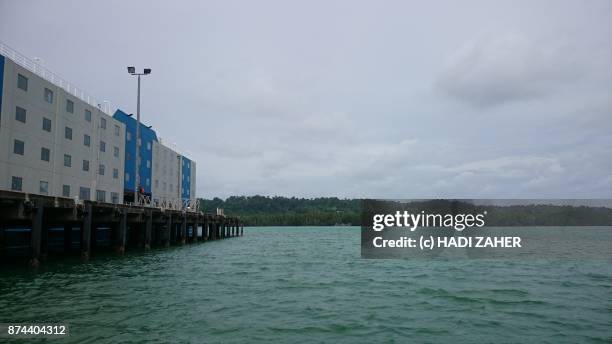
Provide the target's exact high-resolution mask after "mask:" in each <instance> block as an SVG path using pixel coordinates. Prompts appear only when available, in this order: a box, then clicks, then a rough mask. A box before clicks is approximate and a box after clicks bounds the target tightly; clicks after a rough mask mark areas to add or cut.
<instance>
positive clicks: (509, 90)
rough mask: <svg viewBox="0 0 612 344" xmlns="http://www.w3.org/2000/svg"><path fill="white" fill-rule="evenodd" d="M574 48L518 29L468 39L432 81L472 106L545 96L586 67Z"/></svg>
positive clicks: (446, 92)
mask: <svg viewBox="0 0 612 344" xmlns="http://www.w3.org/2000/svg"><path fill="white" fill-rule="evenodd" d="M577 48H578V47H572V46H568V45H567V44H563V43H561V42H551V41H548V40H541V41H535V40H533V39H531V38H529V37H527V36H526V35H523V34H504V35H501V36H497V37H488V38H482V39H478V40H473V41H470V42H468V43H467V44H465V45H464V46H463V47H461V48H460V49H459V50H458V51H456V52H454V53H453V54H451V56H450V57H449V59H448V61H447V63H446V65H445V66H444V68H443V70H442V71H441V72H440V74H439V76H438V78H437V79H436V81H435V85H434V87H435V89H436V90H437V91H438V92H440V93H443V94H446V95H448V96H451V97H453V98H456V99H459V100H461V101H464V102H466V103H468V104H471V105H474V106H477V107H489V106H495V105H500V104H504V103H509V102H516V101H526V100H531V99H534V98H539V97H545V96H550V95H551V94H552V93H553V92H554V91H555V90H556V89H558V88H559V87H562V85H564V84H567V83H572V82H575V81H576V80H577V79H578V78H579V77H580V75H581V71H584V70H585V69H586V68H585V67H586V66H585V65H583V64H584V63H587V62H588V61H580V60H579V59H578V57H577V56H576V50H575V49H577Z"/></svg>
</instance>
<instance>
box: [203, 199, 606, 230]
mask: <svg viewBox="0 0 612 344" xmlns="http://www.w3.org/2000/svg"><path fill="white" fill-rule="evenodd" d="M199 202H200V209H203V210H204V212H208V213H214V212H215V210H216V209H217V208H222V209H224V211H225V214H228V215H232V216H239V217H240V218H241V219H242V221H243V222H244V223H245V225H247V226H334V225H352V226H359V225H361V222H362V216H364V214H366V215H367V213H368V211H367V209H366V211H365V212H364V213H363V214H362V200H361V199H341V198H338V197H317V198H297V197H282V196H272V197H270V196H260V195H256V196H231V197H228V198H227V199H225V200H223V199H221V198H218V197H215V198H213V199H199ZM387 203H388V205H389V207H390V208H389V209H394V208H395V207H396V205H394V204H393V202H387ZM365 204H366V206H367V204H368V203H365ZM404 208H406V209H411V210H412V211H415V212H420V211H421V210H426V211H427V212H429V213H442V214H444V213H479V212H483V211H485V210H486V211H487V217H486V224H487V225H489V226H555V225H556V226H581V225H582V226H584V225H594V226H612V209H610V208H603V207H586V206H578V207H573V206H558V205H514V206H491V205H487V206H478V205H473V204H470V203H468V202H463V201H453V200H431V201H426V202H413V203H412V205H411V206H407V207H406V206H404Z"/></svg>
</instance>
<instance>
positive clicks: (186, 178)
mask: <svg viewBox="0 0 612 344" xmlns="http://www.w3.org/2000/svg"><path fill="white" fill-rule="evenodd" d="M181 164H182V167H181V170H182V175H181V198H182V199H189V198H190V196H191V195H190V194H189V193H190V191H189V190H190V189H191V187H190V186H191V160H189V159H187V158H185V157H182V159H181Z"/></svg>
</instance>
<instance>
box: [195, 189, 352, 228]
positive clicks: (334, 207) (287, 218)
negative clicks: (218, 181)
mask: <svg viewBox="0 0 612 344" xmlns="http://www.w3.org/2000/svg"><path fill="white" fill-rule="evenodd" d="M199 202H200V209H203V210H204V211H205V212H212V213H214V212H215V210H216V209H217V208H221V209H223V210H224V212H225V214H228V215H230V214H231V215H232V216H239V217H240V219H241V220H242V221H243V222H244V223H245V225H247V226H334V225H353V226H358V225H359V224H360V212H361V200H359V199H340V198H337V197H318V198H311V199H309V198H297V197H282V196H273V197H270V196H259V195H256V196H231V197H228V198H227V199H225V200H222V199H220V198H218V197H215V198H213V199H199Z"/></svg>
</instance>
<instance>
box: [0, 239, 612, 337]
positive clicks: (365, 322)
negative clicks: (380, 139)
mask: <svg viewBox="0 0 612 344" xmlns="http://www.w3.org/2000/svg"><path fill="white" fill-rule="evenodd" d="M359 241H360V235H359V228H346V227H330V228H323V227H315V228H281V227H276V228H245V236H244V237H241V238H232V239H226V240H220V241H214V242H208V243H204V244H198V245H187V246H184V247H175V248H170V249H166V250H153V251H152V252H150V253H146V254H145V253H134V252H131V253H129V254H127V255H126V256H124V257H113V256H107V257H97V258H94V259H93V260H92V261H90V262H88V263H78V262H74V261H65V260H64V261H57V262H49V263H47V264H45V265H44V266H43V267H42V268H41V269H40V270H39V272H37V273H33V272H28V271H27V270H23V269H11V270H6V269H4V270H2V272H1V275H0V277H1V278H0V323H6V322H27V323H31V322H46V323H49V322H62V323H67V324H69V325H70V336H69V337H68V338H66V340H60V341H55V340H53V341H50V342H89V343H101V342H126V341H127V342H132V343H139V342H142V343H144V342H157V343H167V342H223V343H232V342H275V343H293V342H331V343H337V342H347V343H354V342H365V343H372V342H395V343H406V342H448V343H457V342H517V343H518V342H521V343H525V342H550V343H560V342H568V343H576V342H593V343H597V342H602V343H603V342H607V343H610V342H612V264H611V262H610V261H582V262H576V261H537V262H531V261H519V260H515V261H486V260H468V259H464V260H457V261H441V260H430V261H427V260H425V261H424V260H420V261H409V260H365V259H360V251H359V249H360V246H359Z"/></svg>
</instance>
